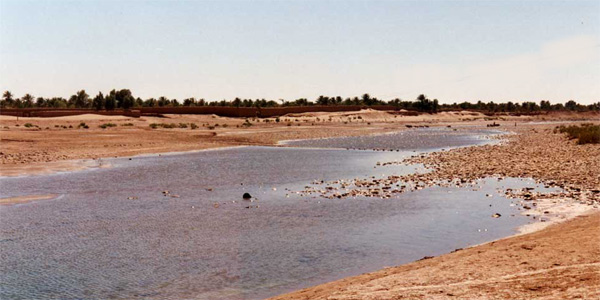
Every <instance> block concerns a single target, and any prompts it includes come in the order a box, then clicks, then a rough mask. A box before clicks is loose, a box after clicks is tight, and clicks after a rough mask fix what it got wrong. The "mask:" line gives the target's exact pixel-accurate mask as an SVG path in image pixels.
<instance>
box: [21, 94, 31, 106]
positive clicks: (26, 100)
mask: <svg viewBox="0 0 600 300" xmlns="http://www.w3.org/2000/svg"><path fill="white" fill-rule="evenodd" d="M33 99H34V97H33V96H32V95H31V94H25V96H23V98H22V101H23V107H32V106H33Z"/></svg>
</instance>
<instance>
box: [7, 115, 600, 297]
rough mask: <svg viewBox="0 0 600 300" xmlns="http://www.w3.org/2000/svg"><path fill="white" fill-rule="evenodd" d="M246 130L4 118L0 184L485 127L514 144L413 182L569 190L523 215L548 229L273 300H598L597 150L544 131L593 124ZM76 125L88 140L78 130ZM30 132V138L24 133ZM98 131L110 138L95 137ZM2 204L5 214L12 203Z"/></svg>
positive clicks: (255, 124) (469, 119)
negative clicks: (514, 183) (141, 158)
mask: <svg viewBox="0 0 600 300" xmlns="http://www.w3.org/2000/svg"><path fill="white" fill-rule="evenodd" d="M266 120H268V122H267V121H266ZM245 121H246V120H245V119H236V118H223V117H218V116H210V115H167V116H165V117H164V118H158V117H142V118H128V117H116V116H111V117H107V116H98V115H82V116H72V117H61V118H19V119H18V120H17V118H15V117H8V116H0V139H1V140H0V175H1V176H15V175H27V174H38V173H48V172H55V171H66V170H77V169H81V168H90V167H99V166H103V164H102V163H101V161H102V160H101V159H100V158H105V157H115V156H131V155H137V154H144V153H165V152H176V151H190V150H199V149H207V148H215V147H227V146H237V145H276V144H277V142H279V141H282V140H289V139H303V138H318V137H332V136H356V135H367V134H375V133H384V132H390V131H397V130H404V129H406V126H405V125H407V124H412V125H428V126H447V125H452V126H454V125H474V126H485V124H489V123H491V122H496V123H499V124H501V126H500V127H499V129H505V130H508V131H511V132H513V133H516V134H513V135H508V136H507V137H505V141H504V142H503V143H501V144H499V145H487V146H477V147H469V148H461V149H456V150H452V151H445V152H440V153H434V154H432V155H429V156H427V157H425V158H419V159H418V162H421V163H425V164H426V165H428V166H430V167H432V168H433V169H434V171H433V172H432V173H431V174H429V175H426V177H423V178H411V179H418V180H422V181H425V182H429V183H433V181H435V180H452V179H456V178H465V179H474V178H481V177H486V176H515V177H532V178H534V179H536V180H539V181H540V182H544V183H548V184H551V185H557V186H561V187H564V188H565V190H566V192H565V193H561V194H556V195H536V196H534V198H533V199H529V200H527V201H531V200H533V201H535V203H536V206H535V207H534V208H533V209H531V211H528V213H530V214H532V215H535V214H540V215H541V214H550V215H551V216H552V218H551V220H550V222H544V223H537V224H535V225H534V226H529V228H524V232H528V233H524V234H521V235H517V236H514V237H509V238H505V239H502V240H498V241H494V242H491V243H487V244H484V245H480V246H475V247H471V248H467V249H463V250H460V251H456V252H453V253H449V254H446V255H442V256H439V257H435V258H430V259H425V260H421V261H417V262H414V263H411V264H407V265H403V266H398V267H391V268H386V269H384V270H381V271H377V272H373V273H368V274H363V275H359V276H356V277H351V278H346V279H342V280H339V281H335V282H331V283H327V284H323V285H319V286H316V287H311V288H307V289H304V290H300V291H297V292H294V293H290V294H286V295H282V296H279V297H275V298H274V299H533V298H537V299H568V298H573V299H575V298H578V299H599V298H600V212H599V210H598V202H600V145H597V144H596V145H576V143H575V142H574V141H572V140H568V139H567V138H566V137H565V136H563V135H561V134H555V133H552V128H554V127H555V126H556V124H548V123H546V121H563V122H569V123H579V122H582V121H585V122H590V121H591V122H594V123H600V114H598V113H588V114H552V115H539V116H535V117H527V116H520V117H514V116H501V117H500V116H499V117H494V118H492V119H490V118H489V117H486V116H484V115H482V114H479V113H472V112H444V113H439V114H435V115H430V114H423V115H419V116H399V115H395V114H393V113H388V112H380V111H372V110H363V111H360V112H343V113H307V114H299V115H293V116H284V117H281V118H280V121H279V122H276V120H275V119H274V118H271V119H260V120H259V119H250V120H249V122H250V123H252V126H243V123H244V122H245ZM82 122H83V123H85V124H86V125H87V126H88V127H89V128H88V129H84V128H78V127H79V124H80V123H82ZM27 123H30V124H31V125H33V127H25V124H27ZM105 123H114V124H116V125H117V126H115V127H109V128H106V129H102V128H100V127H99V126H100V125H102V124H105ZM152 123H169V124H170V123H175V124H179V123H187V124H189V123H195V124H196V125H198V126H199V127H198V128H197V129H190V127H189V125H188V128H177V129H163V128H160V129H152V128H150V126H149V125H150V124H152ZM217 124H218V126H217ZM515 125H517V126H515ZM213 127H214V128H213ZM515 196H517V197H523V196H524V195H515ZM14 200H15V202H23V201H29V200H31V199H14ZM33 200H43V199H33ZM0 202H2V203H1V204H10V203H11V200H8V199H3V200H2V201H0Z"/></svg>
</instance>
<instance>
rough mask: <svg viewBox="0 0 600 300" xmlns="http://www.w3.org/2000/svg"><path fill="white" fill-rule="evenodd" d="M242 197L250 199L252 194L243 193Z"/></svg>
mask: <svg viewBox="0 0 600 300" xmlns="http://www.w3.org/2000/svg"><path fill="white" fill-rule="evenodd" d="M242 198H244V200H250V199H251V198H252V196H251V195H250V194H249V193H244V195H243V196H242Z"/></svg>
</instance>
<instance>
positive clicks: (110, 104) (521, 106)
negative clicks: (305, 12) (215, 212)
mask: <svg viewBox="0 0 600 300" xmlns="http://www.w3.org/2000/svg"><path fill="white" fill-rule="evenodd" d="M312 105H327V106H335V105H360V106H374V105H391V106H394V107H397V108H399V109H406V110H416V111H421V112H430V113H435V112H438V111H442V110H478V111H485V112H517V113H531V112H538V111H599V110H600V102H597V103H593V104H589V105H584V104H579V103H577V102H576V101H574V100H569V101H567V102H566V103H565V104H562V103H557V104H551V103H550V101H546V100H541V101H540V102H539V103H537V102H531V101H526V102H522V103H518V102H511V101H509V102H505V103H495V102H493V101H490V102H487V103H486V102H482V101H477V102H476V103H471V102H466V101H465V102H462V103H452V104H440V103H439V101H438V100H437V99H433V100H431V99H429V98H427V96H425V95H423V94H421V95H419V96H418V97H417V98H416V99H415V100H414V101H406V100H401V99H399V98H395V99H391V100H387V101H385V100H382V99H378V98H376V97H372V96H370V95H369V94H364V95H362V96H361V97H353V98H342V97H340V96H336V97H329V96H319V97H318V98H317V99H315V100H314V101H310V100H308V99H306V98H299V99H296V100H294V101H286V100H284V99H279V100H278V101H275V100H266V99H255V100H252V99H240V98H235V99H233V100H221V101H205V100H204V99H202V98H199V99H196V98H193V97H192V98H186V99H183V101H181V102H180V101H179V100H177V99H169V98H167V97H164V96H163V97H159V98H157V99H155V98H149V99H146V100H142V99H141V98H139V97H134V96H133V94H132V93H131V91H130V90H128V89H121V90H114V89H113V90H112V91H110V92H109V93H107V94H106V95H104V94H102V92H99V93H98V94H97V95H96V96H94V97H93V98H92V97H90V95H88V94H87V93H86V91H85V90H80V91H78V92H76V93H75V94H74V95H72V96H71V97H69V99H68V100H67V99H65V98H62V97H53V98H43V97H37V98H35V97H34V96H32V95H31V94H25V95H24V96H23V97H21V98H15V97H14V96H13V94H12V93H11V92H10V91H5V92H4V93H3V95H2V100H0V107H1V108H35V107H38V108H44V107H46V108H89V109H96V110H113V109H131V108H137V107H177V106H224V107H258V108H260V107H287V106H312Z"/></svg>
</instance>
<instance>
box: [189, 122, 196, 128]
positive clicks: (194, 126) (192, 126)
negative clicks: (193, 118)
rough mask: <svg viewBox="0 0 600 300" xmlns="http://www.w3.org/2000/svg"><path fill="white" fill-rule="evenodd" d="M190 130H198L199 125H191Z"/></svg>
mask: <svg viewBox="0 0 600 300" xmlns="http://www.w3.org/2000/svg"><path fill="white" fill-rule="evenodd" d="M190 128H191V129H198V125H196V123H190Z"/></svg>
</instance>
